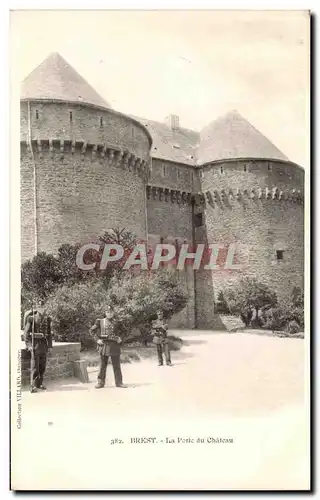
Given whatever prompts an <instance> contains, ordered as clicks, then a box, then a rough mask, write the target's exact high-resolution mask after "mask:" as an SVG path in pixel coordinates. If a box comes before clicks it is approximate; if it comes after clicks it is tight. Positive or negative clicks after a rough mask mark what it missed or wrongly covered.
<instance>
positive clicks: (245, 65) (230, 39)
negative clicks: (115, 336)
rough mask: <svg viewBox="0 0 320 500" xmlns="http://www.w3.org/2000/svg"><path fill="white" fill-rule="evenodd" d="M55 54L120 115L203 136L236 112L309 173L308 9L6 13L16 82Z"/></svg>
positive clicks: (13, 82) (13, 76) (14, 80)
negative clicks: (169, 123)
mask: <svg viewBox="0 0 320 500" xmlns="http://www.w3.org/2000/svg"><path fill="white" fill-rule="evenodd" d="M51 52H59V53H60V54H61V55H62V56H63V57H64V58H65V59H66V60H67V61H68V62H69V63H70V64H71V66H73V67H74V68H75V69H76V70H77V71H78V72H79V73H80V74H81V75H82V76H83V77H84V78H85V79H86V80H87V81H88V82H89V83H90V84H91V85H92V86H93V87H94V88H95V89H96V91H97V92H98V93H99V94H100V95H101V96H102V97H104V99H105V100H106V101H107V102H109V103H110V104H111V106H112V107H113V108H114V109H116V110H118V111H121V112H123V113H127V114H132V115H136V116H140V117H144V118H148V119H151V120H157V121H164V118H165V117H166V116H168V115H169V114H177V115H178V116H179V117H180V124H181V126H183V127H186V128H191V129H194V130H201V129H202V128H203V127H204V126H206V125H207V124H208V123H210V122H211V121H212V120H214V119H215V118H217V117H218V116H221V115H223V114H224V113H227V112H228V111H230V110H237V111H238V112H239V113H240V114H241V115H242V116H244V117H245V118H246V119H247V120H248V121H249V122H250V123H251V124H252V125H254V126H255V127H256V128H257V129H258V130H260V132H262V133H263V134H264V135H265V136H266V137H268V138H269V139H270V140H271V141H272V142H273V143H274V144H275V145H276V146H277V147H278V148H279V149H280V150H281V151H282V152H283V153H284V154H285V155H286V156H287V157H288V158H289V159H290V160H292V161H294V162H296V163H298V164H300V165H302V166H303V167H305V168H308V167H309V15H308V13H307V11H232V10H230V11H214V10H211V11H194V10H193V11H192V10H189V11H107V10H104V11H58V10H57V11H14V12H12V13H11V77H12V84H13V85H14V84H15V83H16V82H21V81H22V80H23V79H24V78H25V77H26V76H27V75H28V74H29V73H30V72H31V71H32V70H33V69H34V68H35V67H36V66H37V65H38V64H40V63H41V62H42V61H43V59H45V58H46V57H47V56H48V55H49V54H50V53H51Z"/></svg>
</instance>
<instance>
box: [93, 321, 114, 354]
mask: <svg viewBox="0 0 320 500" xmlns="http://www.w3.org/2000/svg"><path fill="white" fill-rule="evenodd" d="M90 333H91V335H92V336H93V338H94V340H95V341H96V342H97V341H98V340H99V339H101V340H102V341H103V345H98V351H99V353H100V354H101V355H102V356H118V355H120V352H121V348H120V344H119V343H118V342H117V340H118V339H120V337H119V336H118V335H115V333H114V325H113V323H112V321H110V320H109V319H107V318H102V319H99V318H98V319H97V320H96V321H95V324H94V325H93V326H92V327H91V328H90ZM102 336H105V337H102Z"/></svg>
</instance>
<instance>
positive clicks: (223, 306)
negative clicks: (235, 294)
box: [216, 290, 230, 314]
mask: <svg viewBox="0 0 320 500" xmlns="http://www.w3.org/2000/svg"><path fill="white" fill-rule="evenodd" d="M216 311H217V313H218V314H230V309H229V307H228V304H227V301H226V299H225V297H224V294H223V291H222V290H220V292H219V293H218V297H217V305H216Z"/></svg>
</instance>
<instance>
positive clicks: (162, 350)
mask: <svg viewBox="0 0 320 500" xmlns="http://www.w3.org/2000/svg"><path fill="white" fill-rule="evenodd" d="M157 354H158V361H159V365H163V354H164V357H165V360H166V364H167V365H168V364H170V363H171V357H170V349H169V345H168V344H167V343H165V344H157Z"/></svg>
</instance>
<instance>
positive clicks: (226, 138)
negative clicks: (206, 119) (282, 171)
mask: <svg viewBox="0 0 320 500" xmlns="http://www.w3.org/2000/svg"><path fill="white" fill-rule="evenodd" d="M232 158H267V159H274V160H288V159H287V158H286V157H285V156H284V154H283V153H281V151H280V150H279V149H278V148H277V147H276V146H275V145H274V144H272V142H270V141H269V139H267V138H266V137H265V136H264V135H263V134H261V132H259V131H258V130H257V129H256V128H255V127H254V126H253V125H251V123H249V122H248V121H247V120H246V119H245V118H243V117H242V116H241V115H240V114H239V113H238V112H237V111H230V112H229V113H227V114H226V115H224V116H222V117H220V118H217V119H216V120H215V121H213V122H212V123H210V124H209V125H208V126H206V127H205V128H204V129H202V130H201V132H200V146H199V150H198V163H199V164H200V163H201V164H203V163H207V162H211V161H218V160H226V159H232Z"/></svg>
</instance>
